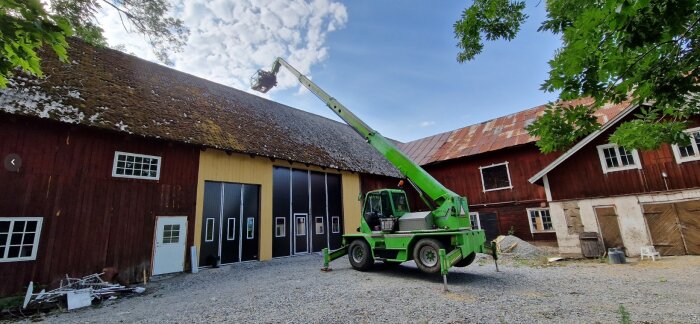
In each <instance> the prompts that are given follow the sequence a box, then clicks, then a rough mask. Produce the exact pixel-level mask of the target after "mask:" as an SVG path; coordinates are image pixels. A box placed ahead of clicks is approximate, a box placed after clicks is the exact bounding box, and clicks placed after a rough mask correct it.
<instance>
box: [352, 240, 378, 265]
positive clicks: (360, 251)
mask: <svg viewBox="0 0 700 324" xmlns="http://www.w3.org/2000/svg"><path fill="white" fill-rule="evenodd" d="M348 258H350V264H351V265H352V267H353V268H355V270H360V271H365V270H368V269H369V268H370V267H371V266H372V265H373V264H374V258H373V257H372V251H371V250H370V248H369V244H367V242H366V241H365V240H362V239H360V240H354V241H352V243H350V248H349V249H348Z"/></svg>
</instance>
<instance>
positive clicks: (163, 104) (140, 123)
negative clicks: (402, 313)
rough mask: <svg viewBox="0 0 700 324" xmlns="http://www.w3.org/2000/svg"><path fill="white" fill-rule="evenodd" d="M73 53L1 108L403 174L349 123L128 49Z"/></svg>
mask: <svg viewBox="0 0 700 324" xmlns="http://www.w3.org/2000/svg"><path fill="white" fill-rule="evenodd" d="M70 43H71V48H70V50H69V60H70V63H62V62H59V61H58V60H57V59H56V58H55V55H54V54H53V53H51V52H48V51H47V53H46V55H44V57H45V58H44V60H43V61H42V67H43V70H44V73H45V74H46V76H45V78H42V79H38V78H34V77H27V76H24V75H17V76H16V77H14V78H13V79H12V80H11V82H10V85H9V87H8V88H7V89H0V112H2V111H4V112H6V113H10V114H19V115H27V116H33V117H41V118H49V119H54V120H57V121H61V122H65V123H74V124H82V125H87V126H91V127H98V128H102V129H108V130H113V131H119V132H128V133H131V134H135V135H141V136H145V137H155V138H162V139H166V140H172V141H178V142H185V143H191V144H194V145H201V146H205V147H212V148H218V149H222V150H228V151H233V152H239V153H246V154H254V155H259V156H265V157H270V158H275V159H284V160H290V161H295V162H302V163H307V164H313V165H318V166H323V167H330V168H335V169H340V170H349V171H356V172H362V173H371V174H379V175H389V176H399V173H398V171H396V169H395V168H394V167H393V166H392V165H391V164H390V163H389V162H388V161H387V160H386V159H384V157H383V156H382V155H380V154H379V153H378V152H376V151H375V150H374V149H373V148H372V147H371V146H370V145H369V144H367V143H366V142H365V141H364V139H363V138H362V137H361V136H360V135H358V134H357V133H355V131H353V130H352V129H351V128H350V127H349V126H348V125H346V124H343V123H339V122H336V121H333V120H330V119H327V118H324V117H321V116H317V115H314V114H311V113H307V112H305V111H302V110H299V109H295V108H292V107H288V106H285V105H282V104H280V103H277V102H274V101H270V100H267V99H264V98H261V97H258V96H255V95H252V94H249V93H246V92H244V91H240V90H237V89H234V88H231V87H227V86H224V85H221V84H217V83H214V82H211V81H207V80H205V79H202V78H198V77H195V76H192V75H189V74H186V73H182V72H179V71H176V70H173V69H170V68H167V67H164V66H161V65H158V64H155V63H152V62H148V61H145V60H142V59H139V58H137V57H134V56H130V55H127V54H124V53H121V52H119V51H115V50H111V49H105V48H95V47H92V46H89V45H87V44H85V43H83V42H81V41H78V40H71V42H70Z"/></svg>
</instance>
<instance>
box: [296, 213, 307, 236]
mask: <svg viewBox="0 0 700 324" xmlns="http://www.w3.org/2000/svg"><path fill="white" fill-rule="evenodd" d="M296 219H297V220H296V224H297V225H296V226H297V229H296V234H297V236H304V235H306V216H296Z"/></svg>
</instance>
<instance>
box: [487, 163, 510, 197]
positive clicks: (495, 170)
mask: <svg viewBox="0 0 700 324" xmlns="http://www.w3.org/2000/svg"><path fill="white" fill-rule="evenodd" d="M479 170H480V171H481V184H482V186H483V187H484V192H486V191H492V190H501V189H512V188H513V186H512V185H511V183H510V172H509V170H508V162H503V163H499V164H493V165H489V166H485V167H479Z"/></svg>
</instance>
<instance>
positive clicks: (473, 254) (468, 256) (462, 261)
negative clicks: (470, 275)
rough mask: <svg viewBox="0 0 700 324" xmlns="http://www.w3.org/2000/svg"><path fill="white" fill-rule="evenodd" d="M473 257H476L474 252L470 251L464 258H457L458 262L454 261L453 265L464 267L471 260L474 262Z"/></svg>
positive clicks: (470, 262)
mask: <svg viewBox="0 0 700 324" xmlns="http://www.w3.org/2000/svg"><path fill="white" fill-rule="evenodd" d="M474 259H476V253H474V252H472V253H471V254H469V255H467V257H466V258H464V259H462V260H459V262H457V263H455V267H466V266H468V265H470V264H472V262H474Z"/></svg>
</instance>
